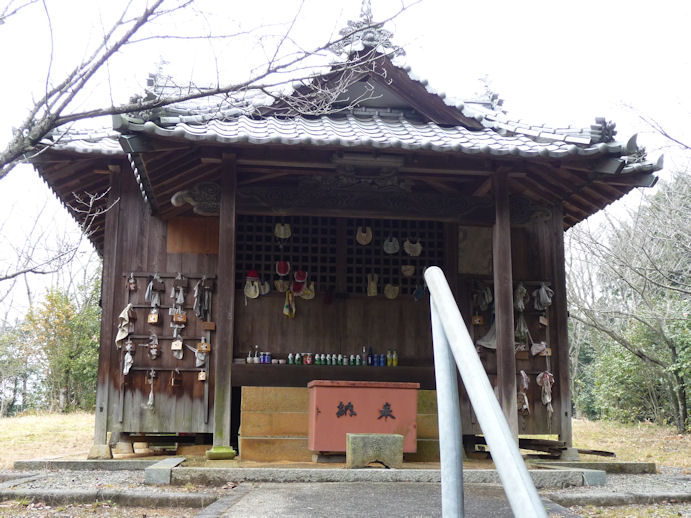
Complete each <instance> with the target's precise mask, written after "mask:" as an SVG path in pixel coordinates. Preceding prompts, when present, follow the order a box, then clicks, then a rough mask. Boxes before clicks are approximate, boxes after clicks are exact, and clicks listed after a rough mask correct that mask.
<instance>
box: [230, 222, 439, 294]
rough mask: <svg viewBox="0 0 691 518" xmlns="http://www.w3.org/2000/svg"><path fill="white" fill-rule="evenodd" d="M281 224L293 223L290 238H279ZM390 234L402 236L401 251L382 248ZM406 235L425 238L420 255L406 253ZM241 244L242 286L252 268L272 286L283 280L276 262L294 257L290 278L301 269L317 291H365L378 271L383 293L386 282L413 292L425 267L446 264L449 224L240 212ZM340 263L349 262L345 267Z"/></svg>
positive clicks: (238, 258) (238, 278) (239, 279)
mask: <svg viewBox="0 0 691 518" xmlns="http://www.w3.org/2000/svg"><path fill="white" fill-rule="evenodd" d="M276 224H282V225H285V224H287V225H290V232H291V236H290V238H288V239H285V240H283V239H279V238H277V237H276V236H275V235H274V229H275V227H276ZM358 228H363V229H367V228H370V229H371V231H372V240H371V242H370V243H369V244H367V245H361V244H360V243H358V242H357V240H356V234H357V231H358ZM339 236H340V240H339ZM389 238H392V239H393V238H395V239H396V240H397V241H398V247H399V250H398V251H397V252H395V253H391V254H388V253H386V252H385V251H384V249H383V245H384V241H385V240H387V239H389ZM406 239H408V240H409V241H410V242H411V243H413V244H415V243H418V242H419V243H420V245H421V246H422V251H421V253H420V255H418V256H411V255H409V254H408V253H406V252H405V250H404V242H405V241H406ZM236 246H237V248H236V272H237V274H236V288H237V289H241V288H242V287H243V286H244V283H245V279H246V276H247V272H248V271H250V270H256V271H257V272H258V273H259V275H260V277H261V279H262V280H267V281H269V282H270V283H271V284H272V286H271V287H272V290H273V281H274V280H276V279H278V276H277V275H276V270H275V268H276V261H289V262H290V264H291V274H290V278H291V280H292V278H293V277H292V276H293V273H294V272H295V271H296V270H298V269H301V270H303V271H305V272H308V273H309V281H314V283H315V288H316V290H317V291H318V292H322V293H323V292H326V291H329V290H337V291H338V286H339V285H341V286H343V287H344V290H345V292H347V293H351V294H364V293H366V292H367V275H368V274H376V275H377V276H378V284H379V293H382V290H383V287H384V286H385V285H386V284H392V285H395V286H400V288H401V292H400V293H401V295H403V294H411V293H412V292H413V291H414V290H415V287H416V285H417V284H418V283H422V273H423V269H424V268H425V267H426V266H429V265H431V264H435V265H443V259H444V226H443V224H442V223H439V222H435V221H414V220H390V219H345V218H328V217H313V216H283V217H279V216H259V215H239V216H238V219H237V244H236ZM339 257H340V258H341V259H342V258H344V257H345V261H343V260H341V261H339V260H338V258H339ZM339 264H343V265H344V266H343V267H342V268H341V269H342V271H339V267H338V265H339ZM404 265H410V266H412V267H413V268H414V272H413V274H412V275H410V276H406V275H404V274H403V272H402V267H403V266H404ZM339 281H342V282H339Z"/></svg>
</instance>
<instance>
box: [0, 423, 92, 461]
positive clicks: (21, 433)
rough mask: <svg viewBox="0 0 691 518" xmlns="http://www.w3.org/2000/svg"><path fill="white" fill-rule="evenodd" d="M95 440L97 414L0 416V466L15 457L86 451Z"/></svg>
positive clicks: (48, 456) (29, 457) (35, 456)
mask: <svg viewBox="0 0 691 518" xmlns="http://www.w3.org/2000/svg"><path fill="white" fill-rule="evenodd" d="M93 443H94V414H90V413H89V414H87V413H82V412H80V413H74V414H42V415H25V416H20V417H2V418H0V469H10V468H12V465H13V464H14V461H16V460H27V459H37V458H50V457H59V456H63V455H74V454H80V453H83V454H84V458H86V453H87V452H88V451H89V448H90V447H91V445H92V444H93Z"/></svg>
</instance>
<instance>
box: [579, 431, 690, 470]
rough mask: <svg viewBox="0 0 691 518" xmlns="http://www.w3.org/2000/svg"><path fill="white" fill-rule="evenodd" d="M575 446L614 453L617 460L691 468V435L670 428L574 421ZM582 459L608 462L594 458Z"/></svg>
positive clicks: (584, 456) (586, 456) (585, 456)
mask: <svg viewBox="0 0 691 518" xmlns="http://www.w3.org/2000/svg"><path fill="white" fill-rule="evenodd" d="M573 443H574V446H575V447H577V448H585V449H592V450H606V451H613V452H614V453H616V455H617V457H616V460H621V461H639V462H657V463H658V465H660V466H676V467H678V468H686V469H689V468H691V434H688V433H687V434H685V435H681V434H679V433H677V431H676V430H675V429H674V428H673V427H670V426H658V425H655V424H651V423H636V424H623V423H617V422H612V421H588V420H586V419H574V420H573ZM581 458H582V459H583V460H593V459H597V458H599V459H601V460H607V458H606V457H595V456H593V455H581Z"/></svg>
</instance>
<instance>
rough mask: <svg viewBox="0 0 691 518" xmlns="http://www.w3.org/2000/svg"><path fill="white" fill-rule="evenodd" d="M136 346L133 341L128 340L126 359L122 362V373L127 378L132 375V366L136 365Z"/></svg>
mask: <svg viewBox="0 0 691 518" xmlns="http://www.w3.org/2000/svg"><path fill="white" fill-rule="evenodd" d="M134 347H135V346H134V344H133V343H132V340H127V343H126V344H125V358H124V359H123V362H122V373H123V374H124V375H125V376H127V375H128V374H129V373H130V369H131V368H132V365H133V364H134V351H135V348H134Z"/></svg>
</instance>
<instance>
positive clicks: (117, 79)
mask: <svg viewBox="0 0 691 518" xmlns="http://www.w3.org/2000/svg"><path fill="white" fill-rule="evenodd" d="M6 2H7V0H0V11H1V10H2V8H3V6H4V4H5V3H6ZM124 4H125V2H124V1H122V0H119V1H117V0H88V1H87V0H59V1H55V0H53V1H50V0H48V1H47V5H48V8H49V10H50V14H51V21H52V30H53V42H54V51H53V68H52V70H53V71H54V72H55V73H54V75H53V77H54V78H58V77H59V72H60V70H64V69H66V68H68V67H70V66H74V64H75V61H76V60H78V59H80V58H81V56H82V55H83V54H85V53H86V50H85V49H88V48H89V44H90V43H92V42H94V41H97V40H98V34H99V30H98V28H99V27H100V26H101V25H108V21H107V20H108V19H109V17H111V16H112V14H113V13H114V12H116V10H117V9H118V8H120V7H121V6H122V5H124ZM250 4H251V5H250ZM372 4H373V6H372V8H373V11H374V16H375V19H381V18H383V17H386V16H388V15H389V13H391V12H392V11H393V10H395V9H396V8H397V7H398V6H399V5H400V2H398V1H396V0H372ZM298 5H299V3H298V2H296V1H290V0H275V1H262V0H254V1H253V2H213V1H212V0H202V1H201V2H200V7H201V9H200V10H198V11H193V12H190V11H187V12H186V13H185V16H184V17H178V18H177V19H175V20H173V21H171V22H170V24H169V25H167V26H165V28H164V30H166V31H169V32H175V31H179V30H184V29H185V28H189V27H209V28H212V29H213V28H218V27H224V28H227V27H230V28H238V27H241V28H243V29H249V28H252V27H256V26H259V25H262V24H271V23H276V22H286V21H289V20H290V19H291V17H292V16H293V15H294V13H295V12H296V11H297V6H298ZM221 6H225V8H223V7H221ZM224 9H225V12H223V10H224ZM205 10H206V12H204V11H205ZM211 10H215V11H214V12H211ZM359 11H360V0H344V1H340V2H327V1H324V0H307V1H306V2H305V4H304V6H303V8H302V12H301V15H300V16H299V18H298V22H297V23H296V25H295V28H294V33H293V34H294V35H295V37H296V39H298V41H299V42H300V43H301V44H303V45H305V46H313V45H316V44H319V43H322V42H323V41H324V40H325V38H328V37H329V35H330V34H333V33H334V31H337V30H338V29H340V28H341V27H342V26H344V24H345V21H346V20H348V19H353V18H357V17H358V16H359ZM100 20H102V21H100ZM690 26H691V3H689V2H682V1H678V0H658V1H656V2H650V1H640V0H629V1H620V0H579V1H578V2H562V1H555V0H549V1H548V0H539V1H527V0H526V1H523V2H519V1H515V0H513V1H505V0H501V1H491V2H490V1H483V0H473V1H459V0H422V1H421V3H420V4H418V5H415V6H413V7H412V8H410V10H409V11H408V12H406V13H404V14H403V15H401V16H400V17H399V18H397V19H395V20H394V21H393V22H391V23H389V24H388V25H387V28H388V29H389V30H391V31H392V32H393V33H394V42H395V43H397V44H398V45H401V46H403V47H404V49H405V50H406V53H407V62H408V65H410V66H411V68H412V70H413V73H414V74H415V75H416V76H418V77H422V78H426V79H428V80H429V82H430V85H431V86H432V87H433V88H435V89H436V90H438V91H443V92H445V93H446V94H447V95H449V96H451V97H458V98H459V99H462V98H464V97H465V98H468V97H472V96H473V95H474V94H476V93H478V92H479V91H481V90H482V84H481V82H480V81H479V79H480V78H483V77H485V78H487V80H488V82H489V84H490V86H491V88H492V89H493V90H494V91H496V92H498V93H499V94H500V96H501V97H502V98H503V99H504V100H505V104H504V108H505V109H507V110H508V111H509V115H512V116H514V117H515V118H523V119H527V120H530V121H533V122H535V123H549V124H555V125H567V124H572V125H580V126H588V125H590V124H591V123H592V122H594V118H595V117H597V116H604V117H606V118H607V119H610V120H614V121H615V122H616V123H617V129H618V131H619V133H618V136H617V138H618V139H620V140H627V139H628V137H629V136H630V135H631V134H633V133H639V135H640V136H639V144H642V145H644V146H646V148H647V149H648V150H649V152H650V153H649V155H650V158H653V159H654V158H656V157H657V155H658V154H659V153H660V152H661V151H659V150H658V148H659V147H660V146H661V144H662V143H661V141H660V140H659V139H657V138H655V136H654V135H653V134H652V133H651V132H650V131H649V129H648V128H647V126H646V125H645V124H644V123H642V122H641V121H640V120H639V119H638V115H637V112H640V113H642V114H645V115H646V116H649V117H652V118H655V119H656V120H658V121H659V122H660V123H661V124H662V125H663V126H664V127H665V128H666V129H667V130H668V131H669V132H670V133H672V134H673V135H675V136H677V137H678V138H679V139H681V140H684V141H686V142H691V124H689V122H690V121H689V119H690V116H691V99H690V98H689V96H690V95H691V94H690V93H689V92H690V91H691V63H690V59H691V58H690V54H691V53H690V52H689V50H690V49H691V45H689V43H690V41H689V39H690V38H689V36H688V32H687V31H688V27H690ZM276 30H278V29H276ZM49 35H50V32H49V31H48V24H47V21H46V17H45V14H44V13H43V11H42V8H41V7H40V5H39V6H35V7H32V8H31V10H27V12H26V13H25V14H24V15H22V16H17V17H16V18H13V19H9V20H8V21H7V23H5V24H3V25H0V49H2V51H1V52H0V79H1V80H0V94H1V95H0V104H1V105H2V109H1V111H0V113H1V114H2V115H1V116H0V145H1V144H2V143H4V142H5V140H6V139H7V138H8V136H9V134H10V133H9V132H10V128H11V127H12V125H13V124H15V125H16V124H17V123H18V122H19V121H20V120H21V119H22V118H23V117H24V116H25V114H26V110H27V108H28V106H29V104H30V101H31V99H32V97H33V98H37V97H39V96H40V92H41V89H42V88H43V87H44V85H45V81H46V71H47V64H48V62H49V56H50V44H49V42H50V38H49ZM260 56H261V49H260V46H259V45H258V44H257V41H256V38H255V36H254V35H253V36H252V37H248V38H245V39H242V40H239V39H236V40H234V41H232V42H225V43H224V44H222V45H220V44H218V45H215V46H212V45H211V44H209V43H208V42H202V43H200V44H199V45H197V46H195V45H192V44H190V43H189V42H187V43H185V44H178V43H175V42H172V41H170V40H167V41H157V42H153V43H149V44H147V45H144V46H141V47H138V48H134V49H131V50H130V51H128V52H127V53H124V54H123V55H122V56H121V57H120V58H118V59H117V60H115V61H114V62H113V63H112V65H111V66H110V68H109V69H108V72H109V78H108V77H103V78H101V80H100V81H99V82H98V83H97V88H95V89H94V90H92V91H89V96H88V98H86V97H85V98H84V99H83V102H84V103H85V104H84V105H85V106H86V105H89V103H90V104H91V105H93V104H103V103H104V101H105V102H106V103H107V102H108V99H109V97H110V96H111V95H112V96H113V97H114V98H115V99H116V100H117V99H123V100H124V99H127V97H129V95H130V94H136V93H138V92H141V90H142V86H141V85H143V83H144V81H145V80H146V76H147V74H148V73H149V72H152V71H155V69H156V65H157V64H158V63H159V61H160V60H161V59H165V60H166V61H168V62H170V65H168V69H167V70H168V71H169V72H172V73H175V74H176V75H179V76H180V80H181V81H185V80H186V79H190V78H195V79H197V80H203V79H202V77H203V76H206V77H207V78H208V80H210V81H213V77H214V70H215V66H216V64H218V67H219V69H220V70H221V71H222V72H223V73H224V74H230V73H232V74H233V75H234V76H235V77H244V75H245V72H244V71H245V70H246V66H247V65H248V64H252V65H257V64H259V59H260ZM627 106H631V107H633V110H632V109H629V108H627ZM105 123H106V124H107V123H108V121H105ZM664 152H665V155H666V165H667V166H668V168H670V169H671V168H673V167H676V168H682V167H687V166H688V154H686V155H685V154H681V153H678V152H676V151H675V150H673V149H667V150H664ZM662 176H663V177H664V173H663V175H662ZM46 199H48V202H47V203H48V205H47V207H46V208H45V209H44V212H43V215H42V216H41V218H42V219H41V223H42V224H43V225H45V226H46V227H48V228H53V227H55V229H56V230H55V233H58V234H59V233H61V232H62V228H63V227H65V228H68V229H69V222H66V219H68V218H65V217H64V215H65V212H64V209H62V208H61V207H60V206H59V203H57V202H56V201H55V200H54V198H52V197H51V195H50V194H49V191H48V189H47V188H46V187H45V185H43V184H42V182H41V181H40V180H39V179H38V177H37V175H36V174H35V173H34V172H33V170H32V169H31V168H30V167H28V166H22V167H18V168H16V169H15V170H14V171H13V172H12V173H11V174H10V176H9V177H7V178H5V179H4V180H2V181H0V222H4V223H3V224H2V225H0V230H1V231H2V234H3V235H2V240H1V241H0V261H3V260H6V256H7V255H8V250H10V248H8V246H9V245H8V241H7V240H9V242H10V243H16V240H17V239H21V235H22V232H23V231H24V228H25V225H26V222H27V221H32V220H33V219H34V214H36V213H37V211H38V209H39V208H40V207H43V205H44V203H45V202H44V200H46ZM71 231H72V232H74V231H75V229H74V227H72V229H71ZM9 255H11V254H9ZM0 271H2V269H1V268H0Z"/></svg>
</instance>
